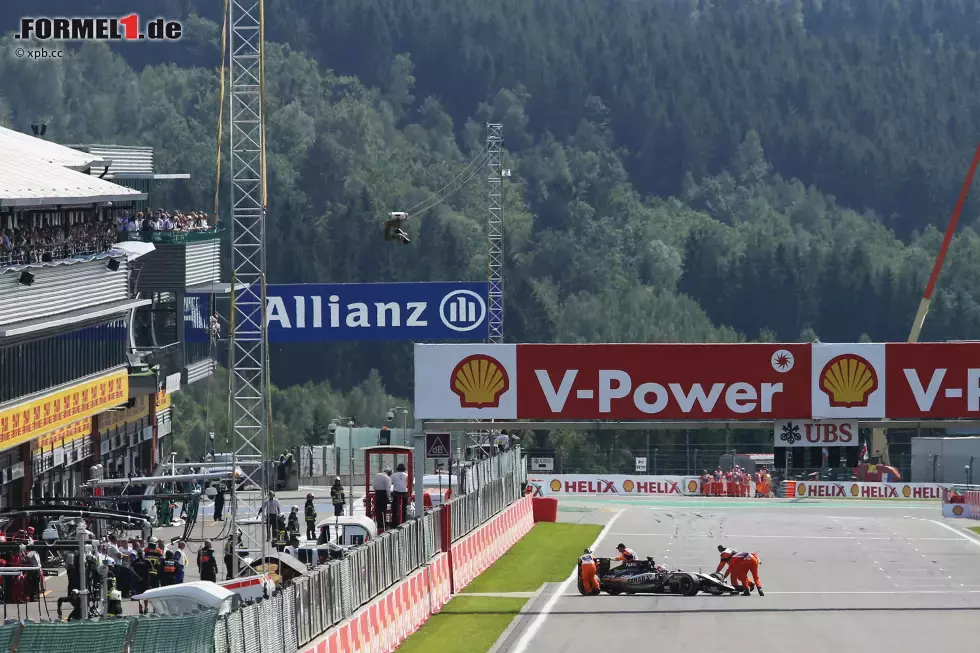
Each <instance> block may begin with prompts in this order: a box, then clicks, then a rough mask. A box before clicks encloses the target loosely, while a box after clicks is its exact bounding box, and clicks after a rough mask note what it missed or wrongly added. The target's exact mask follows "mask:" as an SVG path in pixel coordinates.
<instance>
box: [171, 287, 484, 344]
mask: <svg viewBox="0 0 980 653" xmlns="http://www.w3.org/2000/svg"><path fill="white" fill-rule="evenodd" d="M489 291H490V286H489V284H488V283H487V282H477V283H471V282H445V283H443V282H426V283H304V284H292V285H280V284H271V285H269V286H268V287H267V290H266V306H267V313H266V321H267V322H268V325H269V342H272V343H284V342H357V341H384V340H387V341H411V340H462V341H472V340H477V341H483V340H486V338H487V334H488V328H489V327H488V316H487V296H488V294H489ZM184 321H185V325H186V327H185V328H186V330H187V331H188V333H189V334H190V336H191V338H192V339H195V340H201V339H202V337H201V334H202V333H204V334H206V329H207V324H208V302H207V296H206V295H188V297H187V298H186V299H185V302H184ZM203 339H205V340H206V337H204V338H203Z"/></svg>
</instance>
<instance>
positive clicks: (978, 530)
mask: <svg viewBox="0 0 980 653" xmlns="http://www.w3.org/2000/svg"><path fill="white" fill-rule="evenodd" d="M967 530H971V531H973V532H974V533H976V534H977V535H980V526H969V527H967Z"/></svg>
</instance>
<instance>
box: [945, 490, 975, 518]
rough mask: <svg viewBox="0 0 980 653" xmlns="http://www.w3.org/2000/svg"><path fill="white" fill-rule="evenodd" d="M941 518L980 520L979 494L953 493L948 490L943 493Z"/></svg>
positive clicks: (971, 492)
mask: <svg viewBox="0 0 980 653" xmlns="http://www.w3.org/2000/svg"><path fill="white" fill-rule="evenodd" d="M943 517H949V518H960V519H980V492H978V491H976V490H968V491H966V492H961V493H954V492H953V491H952V490H949V489H948V490H946V491H945V492H943Z"/></svg>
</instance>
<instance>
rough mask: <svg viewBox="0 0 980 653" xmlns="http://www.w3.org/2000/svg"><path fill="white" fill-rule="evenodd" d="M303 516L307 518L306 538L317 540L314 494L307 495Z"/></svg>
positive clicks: (311, 540) (312, 540)
mask: <svg viewBox="0 0 980 653" xmlns="http://www.w3.org/2000/svg"><path fill="white" fill-rule="evenodd" d="M303 517H304V518H305V520H306V539H307V540H309V541H310V542H315V541H316V506H314V505H313V495H312V494H307V495H306V505H305V506H303Z"/></svg>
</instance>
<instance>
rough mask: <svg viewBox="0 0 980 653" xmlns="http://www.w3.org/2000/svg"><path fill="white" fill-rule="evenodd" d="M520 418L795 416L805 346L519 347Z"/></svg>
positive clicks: (801, 398)
mask: <svg viewBox="0 0 980 653" xmlns="http://www.w3.org/2000/svg"><path fill="white" fill-rule="evenodd" d="M516 367H517V387H518V388H519V392H518V396H517V415H518V418H519V419H569V420H608V419H620V420H640V419H657V420H683V419H740V420H747V419H763V420H766V419H798V418H800V417H805V416H808V415H809V414H810V387H811V382H810V375H811V369H810V368H811V364H810V345H809V344H799V345H795V344H794V345H785V344H778V345H773V344H738V345H728V344H657V345H651V344H601V345H599V344H595V345H593V344H589V345H518V348H517V365H516Z"/></svg>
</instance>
